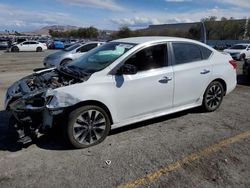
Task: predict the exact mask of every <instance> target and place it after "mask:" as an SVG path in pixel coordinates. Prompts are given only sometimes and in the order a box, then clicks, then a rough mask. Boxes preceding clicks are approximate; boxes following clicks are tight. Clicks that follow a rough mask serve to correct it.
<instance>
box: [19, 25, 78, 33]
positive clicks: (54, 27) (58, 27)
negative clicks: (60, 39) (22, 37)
mask: <svg viewBox="0 0 250 188" xmlns="http://www.w3.org/2000/svg"><path fill="white" fill-rule="evenodd" d="M78 28H79V27H77V26H71V25H51V26H45V27H42V28H41V29H37V30H35V31H32V32H24V34H30V35H49V30H54V31H60V32H61V31H70V30H74V29H78Z"/></svg>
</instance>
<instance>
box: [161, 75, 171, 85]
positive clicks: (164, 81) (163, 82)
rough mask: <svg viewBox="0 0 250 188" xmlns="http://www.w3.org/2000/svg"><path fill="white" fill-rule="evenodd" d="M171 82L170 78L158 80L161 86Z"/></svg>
mask: <svg viewBox="0 0 250 188" xmlns="http://www.w3.org/2000/svg"><path fill="white" fill-rule="evenodd" d="M171 80H172V78H169V77H167V76H164V77H163V78H162V79H160V80H159V82H160V83H162V84H166V83H168V82H169V81H171Z"/></svg>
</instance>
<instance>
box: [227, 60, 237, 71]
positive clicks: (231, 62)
mask: <svg viewBox="0 0 250 188" xmlns="http://www.w3.org/2000/svg"><path fill="white" fill-rule="evenodd" d="M229 63H230V64H231V65H232V66H233V68H234V69H236V68H237V62H236V61H235V60H233V59H232V60H230V61H229Z"/></svg>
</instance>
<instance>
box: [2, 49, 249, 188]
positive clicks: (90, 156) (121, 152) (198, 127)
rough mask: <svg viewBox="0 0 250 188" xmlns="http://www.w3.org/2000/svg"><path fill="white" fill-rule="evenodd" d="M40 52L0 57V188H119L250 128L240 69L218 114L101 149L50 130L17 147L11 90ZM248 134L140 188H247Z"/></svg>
mask: <svg viewBox="0 0 250 188" xmlns="http://www.w3.org/2000/svg"><path fill="white" fill-rule="evenodd" d="M48 53H51V51H47V52H43V53H2V52H0V54H1V55H0V97H1V98H2V100H1V102H0V107H1V109H2V111H1V112H0V185H1V187H117V186H119V185H121V184H126V183H127V182H130V181H133V180H137V179H138V178H141V177H144V176H146V175H148V174H150V173H152V172H157V171H158V170H159V169H161V168H163V167H165V166H167V165H169V164H172V163H175V162H176V161H179V160H181V159H183V158H185V157H186V156H188V155H192V154H193V153H196V152H198V151H200V150H202V149H204V148H207V147H209V146H211V145H214V144H216V143H218V142H220V141H221V140H223V139H226V138H230V137H232V136H234V135H237V134H241V133H243V132H246V131H249V130H250V116H249V114H248V113H249V109H250V103H249V98H250V80H247V79H246V78H245V77H244V76H242V75H240V74H241V66H242V62H238V63H239V67H238V74H239V75H238V86H237V88H236V89H235V90H234V91H233V92H232V93H231V94H229V95H228V96H226V97H225V98H224V101H223V103H222V106H221V107H220V108H219V109H218V110H217V111H216V112H213V113H201V112H199V110H198V109H192V110H187V111H184V112H180V113H176V114H173V115H169V116H164V117H161V118H157V119H153V120H150V121H145V122H142V123H138V124H133V125H130V126H127V127H125V128H121V129H117V130H114V131H112V132H111V134H110V135H109V136H108V138H107V139H106V140H105V141H104V142H103V143H101V144H99V145H97V146H94V147H91V148H88V149H81V150H72V149H70V148H68V146H66V145H65V144H64V142H63V140H62V138H61V135H60V134H59V133H58V132H55V131H54V132H51V133H50V134H48V135H45V136H42V137H40V139H39V140H38V141H37V142H36V143H34V144H32V145H30V146H29V147H27V148H22V147H20V146H19V145H17V144H16V143H14V142H13V137H12V134H11V133H10V132H9V130H8V128H7V127H8V113H7V112H5V111H3V98H4V94H5V90H6V87H7V86H8V85H9V84H11V83H12V82H14V81H15V80H17V79H19V78H21V77H22V76H25V75H27V74H29V73H31V72H32V69H34V68H36V67H41V66H42V59H43V58H44V56H45V55H46V54H48ZM249 169H250V137H245V138H244V139H240V140H239V141H237V142H235V143H232V144H228V145H227V146H225V147H222V148H221V149H220V150H219V151H216V152H212V153H211V154H209V155H208V156H204V157H201V158H199V159H197V160H194V161H192V162H190V163H187V164H184V165H181V166H180V167H179V168H177V169H174V170H171V171H170V172H169V173H166V174H164V173H162V174H161V175H159V177H158V178H156V177H152V181H149V182H148V183H147V184H146V185H145V184H138V185H139V187H202V188H203V187H250V178H249V177H250V170H249Z"/></svg>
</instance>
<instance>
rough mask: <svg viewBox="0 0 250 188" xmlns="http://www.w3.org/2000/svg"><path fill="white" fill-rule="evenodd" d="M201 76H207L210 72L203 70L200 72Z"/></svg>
mask: <svg viewBox="0 0 250 188" xmlns="http://www.w3.org/2000/svg"><path fill="white" fill-rule="evenodd" d="M200 73H201V74H208V73H210V70H207V69H204V70H203V71H201V72H200Z"/></svg>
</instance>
